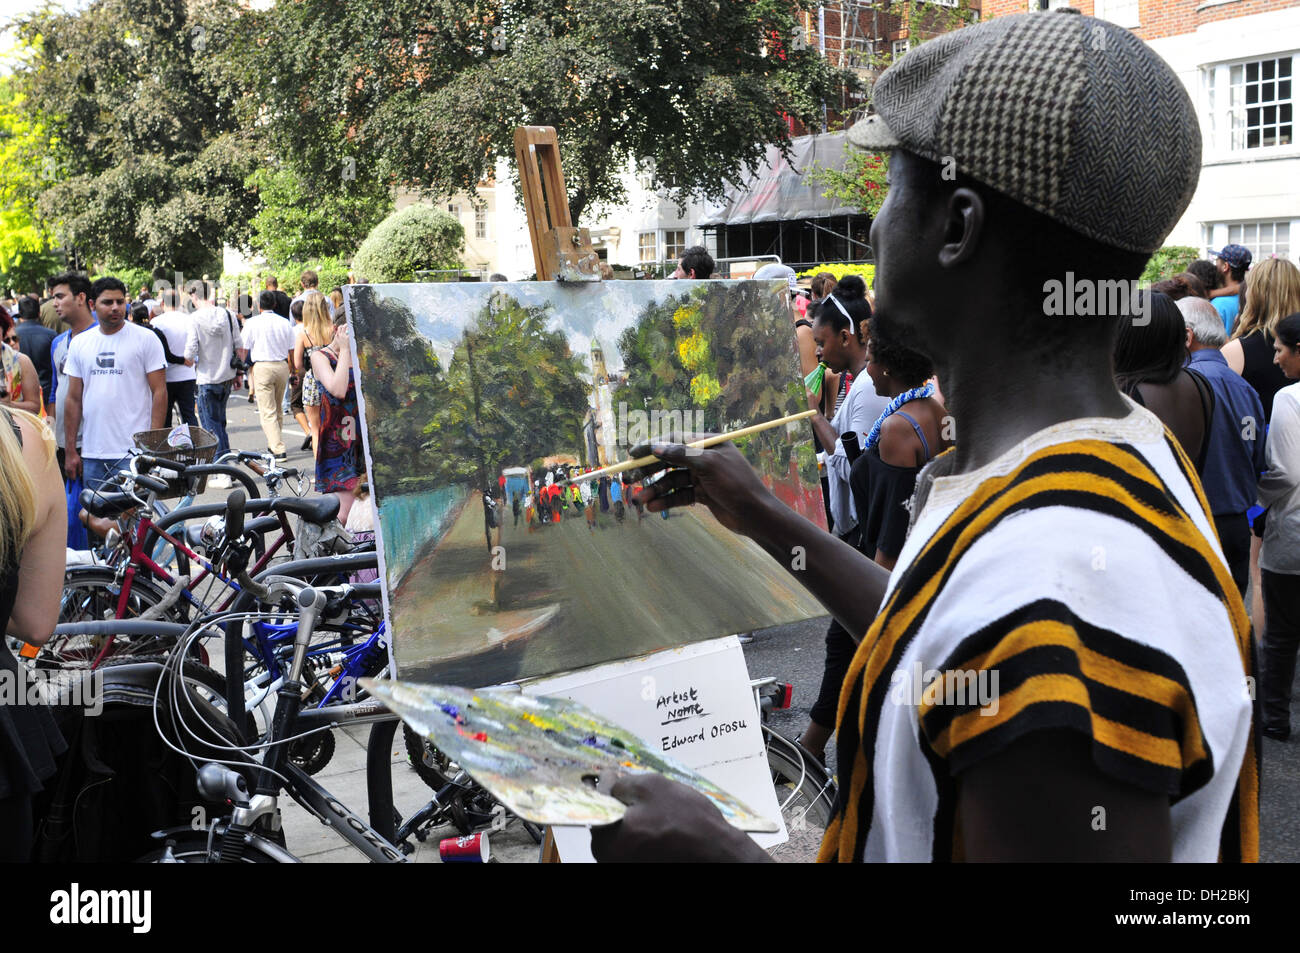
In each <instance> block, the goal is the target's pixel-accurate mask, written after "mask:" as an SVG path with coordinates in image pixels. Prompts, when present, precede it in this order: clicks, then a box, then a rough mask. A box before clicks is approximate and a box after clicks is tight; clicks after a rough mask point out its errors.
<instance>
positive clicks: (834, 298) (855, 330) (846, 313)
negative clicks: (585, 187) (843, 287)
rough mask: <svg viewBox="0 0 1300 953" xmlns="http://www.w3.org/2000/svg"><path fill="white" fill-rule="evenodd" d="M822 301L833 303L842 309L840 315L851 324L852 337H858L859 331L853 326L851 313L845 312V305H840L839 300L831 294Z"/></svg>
mask: <svg viewBox="0 0 1300 953" xmlns="http://www.w3.org/2000/svg"><path fill="white" fill-rule="evenodd" d="M822 300H823V301H829V302H831V303H832V304H834V305H835V307H837V308H839V309H840V314H842V315H844V317H845V318H847V319H848V322H849V333H850V334H852V335H854V336H856V335H857V333H858V332H857V329H856V328H855V327H854V326H853V318H851V317H849V313H848V312H847V311H846V310H844V305H842V304H840V302H839V299H837V298H836V297H835V295H833V294H830V295H827V296H826V297H825V298H822Z"/></svg>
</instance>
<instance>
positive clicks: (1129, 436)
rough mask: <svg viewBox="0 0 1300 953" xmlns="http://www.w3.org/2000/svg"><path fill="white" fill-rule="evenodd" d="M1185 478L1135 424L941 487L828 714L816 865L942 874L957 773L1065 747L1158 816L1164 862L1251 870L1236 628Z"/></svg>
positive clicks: (1087, 433)
mask: <svg viewBox="0 0 1300 953" xmlns="http://www.w3.org/2000/svg"><path fill="white" fill-rule="evenodd" d="M1207 513H1208V507H1207V505H1206V503H1205V498H1204V495H1203V494H1202V492H1201V488H1200V484H1199V481H1198V480H1197V478H1196V476H1195V474H1194V472H1193V470H1192V467H1191V465H1190V464H1189V463H1188V461H1187V459H1186V457H1185V456H1184V454H1183V453H1182V450H1181V449H1180V448H1179V447H1178V445H1177V443H1176V442H1175V441H1174V440H1173V438H1172V437H1171V436H1170V435H1169V434H1168V432H1167V431H1165V429H1164V428H1163V426H1162V425H1161V424H1160V422H1159V421H1158V420H1157V419H1156V418H1155V417H1154V416H1152V415H1151V414H1150V413H1148V412H1147V411H1145V410H1143V409H1141V408H1137V407H1136V405H1134V407H1133V410H1132V412H1131V413H1130V415H1129V416H1128V417H1125V418H1123V419H1119V420H1109V419H1090V420H1081V421H1070V422H1068V423H1066V424H1060V425H1057V426H1055V427H1052V428H1049V429H1048V430H1046V431H1043V432H1041V433H1039V434H1036V435H1034V436H1033V437H1031V438H1029V439H1028V440H1027V441H1025V442H1024V443H1023V444H1021V445H1020V446H1019V447H1017V448H1016V449H1015V450H1013V451H1012V452H1010V453H1008V454H1006V455H1004V456H1003V457H1001V458H1000V459H999V460H997V461H995V462H994V463H992V464H990V465H989V466H987V467H984V468H981V469H980V470H979V471H976V472H975V473H971V474H965V475H960V476H955V477H947V478H938V479H936V480H934V482H933V484H932V488H931V490H930V493H929V496H928V498H927V499H926V500H925V503H924V508H923V509H922V510H921V511H920V513H919V514H918V517H917V520H916V525H915V527H914V529H913V532H912V535H911V536H910V537H909V539H908V542H907V545H906V546H905V548H904V550H903V553H902V554H901V556H900V558H899V562H898V566H897V568H896V569H895V571H894V574H893V576H892V577H891V581H890V589H889V592H888V593H887V594H886V597H885V601H884V604H883V606H882V608H881V611H880V613H879V615H878V616H877V618H876V620H875V622H874V624H873V625H872V627H871V630H870V631H869V632H868V633H867V636H866V637H865V638H864V639H863V641H862V643H861V645H860V646H859V648H858V651H857V654H856V656H855V657H854V659H853V663H852V665H851V667H850V669H849V673H848V675H847V677H846V679H845V683H844V687H843V690H842V692H841V695H840V703H839V718H838V732H839V735H838V742H837V744H838V755H839V768H840V794H839V802H838V803H837V805H836V808H837V810H836V816H835V818H834V820H833V821H832V824H831V826H830V828H829V829H828V831H827V835H826V839H825V841H824V842H823V845H822V851H821V858H820V859H822V860H840V861H857V860H869V861H871V860H909V861H925V860H935V861H942V860H953V859H958V858H960V856H961V846H960V843H959V841H960V838H959V836H957V834H956V831H955V809H956V793H957V785H956V781H955V779H956V778H957V777H958V776H959V775H960V774H961V772H962V771H963V770H965V769H966V768H968V767H970V766H971V765H973V764H975V763H977V762H979V761H980V760H981V759H983V758H986V757H989V756H991V755H993V754H995V753H997V752H999V751H1001V750H1002V749H1004V748H1005V747H1007V746H1008V745H1010V744H1012V743H1013V742H1014V741H1015V740H1017V739H1018V738H1021V737H1023V736H1025V735H1026V734H1028V733H1031V732H1034V731H1041V730H1059V729H1066V730H1073V731H1077V732H1079V733H1081V734H1082V735H1084V736H1086V737H1088V738H1089V739H1090V741H1091V747H1092V755H1093V763H1094V765H1095V766H1096V767H1097V768H1098V769H1099V770H1101V771H1103V772H1104V773H1106V774H1108V775H1110V776H1112V777H1114V778H1116V779H1118V780H1120V781H1122V782H1124V783H1128V784H1132V785H1134V786H1136V787H1138V788H1141V789H1143V790H1147V791H1153V792H1159V793H1163V794H1167V795H1168V796H1169V798H1170V804H1171V808H1170V809H1171V812H1172V819H1173V822H1174V823H1173V830H1174V845H1173V857H1174V859H1175V860H1189V861H1205V860H1210V861H1212V860H1215V859H1216V858H1217V859H1222V860H1255V859H1257V858H1258V851H1259V834H1258V779H1259V773H1258V752H1257V750H1256V747H1255V744H1256V742H1255V738H1254V733H1253V731H1252V708H1253V705H1252V701H1251V699H1252V697H1253V690H1252V689H1253V680H1252V678H1251V677H1250V676H1251V675H1252V670H1251V650H1250V631H1249V624H1248V621H1247V618H1246V614H1245V609H1244V607H1243V605H1242V602H1241V598H1240V596H1239V595H1238V593H1237V590H1236V587H1235V586H1234V585H1233V582H1232V580H1231V578H1230V577H1229V575H1228V571H1227V568H1226V566H1225V565H1224V562H1223V559H1222V556H1221V553H1220V550H1219V548H1218V544H1217V540H1216V539H1215V537H1214V530H1213V524H1212V522H1211V520H1210V518H1209V517H1208V515H1207Z"/></svg>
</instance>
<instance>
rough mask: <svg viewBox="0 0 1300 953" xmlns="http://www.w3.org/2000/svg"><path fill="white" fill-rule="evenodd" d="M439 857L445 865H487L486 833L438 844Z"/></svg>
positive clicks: (452, 838)
mask: <svg viewBox="0 0 1300 953" xmlns="http://www.w3.org/2000/svg"><path fill="white" fill-rule="evenodd" d="M438 856H439V857H441V858H442V862H443V863H444V864H486V863H487V860H488V836H487V834H486V833H484V832H479V833H477V834H470V835H469V836H467V837H448V838H445V839H444V840H441V841H439V842H438Z"/></svg>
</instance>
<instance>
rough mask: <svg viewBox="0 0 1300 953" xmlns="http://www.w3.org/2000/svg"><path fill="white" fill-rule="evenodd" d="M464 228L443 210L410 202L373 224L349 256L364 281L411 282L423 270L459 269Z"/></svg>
mask: <svg viewBox="0 0 1300 953" xmlns="http://www.w3.org/2000/svg"><path fill="white" fill-rule="evenodd" d="M464 250H465V227H464V226H463V225H461V223H460V222H459V221H457V220H456V219H455V218H453V217H452V216H450V215H448V214H447V213H446V212H440V211H438V210H437V209H435V208H432V207H431V206H428V205H410V206H407V207H406V208H404V209H402V210H401V211H398V212H394V213H393V214H392V215H389V216H388V217H387V218H386V219H384V220H383V221H382V222H380V223H379V224H378V225H376V226H375V229H374V231H372V232H371V233H370V234H369V235H368V236H366V240H365V241H364V242H362V243H361V247H360V248H358V249H357V253H356V255H355V256H354V257H353V259H352V267H353V271H355V272H356V273H357V274H358V275H359V276H363V277H364V278H365V279H366V280H367V281H372V282H386V281H414V280H415V277H416V275H415V273H416V272H417V271H424V270H438V269H444V268H459V267H460V266H461V260H460V255H461V252H463V251H464Z"/></svg>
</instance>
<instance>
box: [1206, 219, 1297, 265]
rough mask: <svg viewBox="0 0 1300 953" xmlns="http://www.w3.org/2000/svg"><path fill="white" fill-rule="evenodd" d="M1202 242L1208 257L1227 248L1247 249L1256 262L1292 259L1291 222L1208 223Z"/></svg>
mask: <svg viewBox="0 0 1300 953" xmlns="http://www.w3.org/2000/svg"><path fill="white" fill-rule="evenodd" d="M1201 238H1202V240H1203V241H1204V244H1205V254H1206V256H1207V257H1208V256H1209V254H1210V252H1212V251H1218V250H1219V249H1220V248H1222V247H1223V246H1224V245H1245V246H1246V247H1247V248H1249V249H1250V254H1251V256H1252V258H1253V259H1254V261H1260V260H1262V259H1264V258H1268V257H1269V256H1270V255H1276V256H1277V257H1279V258H1289V257H1290V255H1291V222H1290V221H1281V222H1226V223H1222V222H1221V223H1207V224H1205V225H1202V226H1201Z"/></svg>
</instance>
